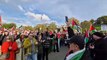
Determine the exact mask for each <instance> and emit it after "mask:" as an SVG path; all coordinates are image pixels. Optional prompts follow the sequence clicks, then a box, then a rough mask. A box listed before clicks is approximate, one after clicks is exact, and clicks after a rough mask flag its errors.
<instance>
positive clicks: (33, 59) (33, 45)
mask: <svg viewBox="0 0 107 60" xmlns="http://www.w3.org/2000/svg"><path fill="white" fill-rule="evenodd" d="M37 44H38V43H37V40H36V39H35V38H34V37H33V34H32V33H30V34H29V35H28V38H26V39H25V40H24V43H23V46H24V49H25V55H26V57H27V58H26V60H37Z"/></svg>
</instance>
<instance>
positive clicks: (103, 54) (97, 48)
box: [89, 32, 107, 60]
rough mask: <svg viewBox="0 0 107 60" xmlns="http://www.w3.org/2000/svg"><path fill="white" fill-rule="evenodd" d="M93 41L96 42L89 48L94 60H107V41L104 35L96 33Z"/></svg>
mask: <svg viewBox="0 0 107 60" xmlns="http://www.w3.org/2000/svg"><path fill="white" fill-rule="evenodd" d="M93 39H94V40H95V41H94V42H93V43H91V44H90V46H89V47H90V49H91V52H92V55H93V58H94V60H107V39H104V35H103V34H102V33H100V32H95V33H94V34H93Z"/></svg>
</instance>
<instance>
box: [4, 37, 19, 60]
mask: <svg viewBox="0 0 107 60" xmlns="http://www.w3.org/2000/svg"><path fill="white" fill-rule="evenodd" d="M17 50H18V46H17V43H16V42H14V41H13V40H12V37H11V36H7V37H6V41H5V42H4V43H3V44H2V54H3V55H4V56H5V60H16V56H15V54H16V51H17Z"/></svg>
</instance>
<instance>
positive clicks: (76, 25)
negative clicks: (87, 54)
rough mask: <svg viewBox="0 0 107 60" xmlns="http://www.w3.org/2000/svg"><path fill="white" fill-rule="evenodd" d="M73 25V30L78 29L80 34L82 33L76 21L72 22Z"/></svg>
mask: <svg viewBox="0 0 107 60" xmlns="http://www.w3.org/2000/svg"><path fill="white" fill-rule="evenodd" d="M71 24H72V28H73V29H76V30H77V31H78V32H80V31H81V29H80V27H79V25H78V24H77V23H76V22H75V21H74V20H72V22H71Z"/></svg>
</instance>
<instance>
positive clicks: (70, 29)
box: [68, 27, 74, 38]
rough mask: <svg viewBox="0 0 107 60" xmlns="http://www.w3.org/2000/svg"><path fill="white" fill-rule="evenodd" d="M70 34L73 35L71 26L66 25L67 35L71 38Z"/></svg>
mask: <svg viewBox="0 0 107 60" xmlns="http://www.w3.org/2000/svg"><path fill="white" fill-rule="evenodd" d="M72 36H74V31H73V29H72V28H71V27H68V37H69V38H71V37H72Z"/></svg>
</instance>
